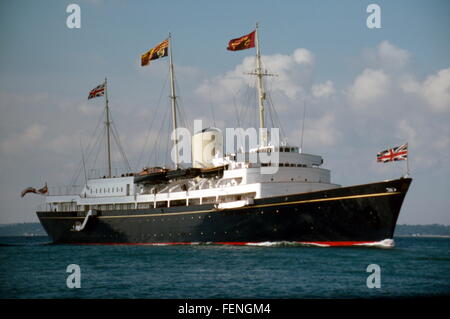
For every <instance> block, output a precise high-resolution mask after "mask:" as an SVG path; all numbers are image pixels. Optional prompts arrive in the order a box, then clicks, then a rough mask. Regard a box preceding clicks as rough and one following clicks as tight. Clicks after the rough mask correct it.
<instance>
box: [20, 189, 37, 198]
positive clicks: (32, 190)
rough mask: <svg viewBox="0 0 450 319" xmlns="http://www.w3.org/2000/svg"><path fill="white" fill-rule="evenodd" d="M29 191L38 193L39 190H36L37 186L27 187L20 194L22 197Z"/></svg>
mask: <svg viewBox="0 0 450 319" xmlns="http://www.w3.org/2000/svg"><path fill="white" fill-rule="evenodd" d="M28 193H37V191H36V188H33V187H27V188H25V189H24V190H23V191H22V193H20V196H21V197H24V196H25V195H26V194H28Z"/></svg>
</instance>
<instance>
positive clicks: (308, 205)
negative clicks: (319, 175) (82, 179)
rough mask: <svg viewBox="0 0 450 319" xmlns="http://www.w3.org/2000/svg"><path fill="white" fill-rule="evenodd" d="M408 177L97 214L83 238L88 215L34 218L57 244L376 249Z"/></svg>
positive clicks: (389, 233)
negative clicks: (79, 226) (223, 202)
mask: <svg viewBox="0 0 450 319" xmlns="http://www.w3.org/2000/svg"><path fill="white" fill-rule="evenodd" d="M410 183H411V179H410V178H401V179H398V180H392V181H385V182H379V183H372V184H366V185H358V186H351V187H341V188H336V189H331V190H324V191H318V192H312V193H304V194H295V195H287V196H277V197H270V198H263V199H256V200H255V201H254V204H253V205H251V206H246V207H240V208H233V209H224V210H218V209H216V208H215V207H214V205H212V204H209V205H196V206H178V207H170V208H156V209H135V210H111V211H97V215H96V216H93V217H90V218H89V219H88V222H87V223H86V226H85V228H84V229H83V230H81V231H73V230H72V229H73V227H74V225H75V223H76V222H83V220H84V218H85V216H86V212H37V215H38V217H39V219H40V221H41V223H42V225H43V226H44V228H45V230H46V231H47V233H48V234H49V236H50V237H51V238H52V239H53V241H54V242H55V243H78V244H82V243H86V244H88V243H93V244H94V243H95V244H161V243H162V244H184V243H186V244H188V243H217V244H225V243H227V244H244V243H261V242H298V243H315V244H324V245H352V244H361V243H373V242H378V241H382V240H385V239H389V238H393V235H394V230H395V225H396V222H397V218H398V216H399V213H400V208H401V206H402V203H403V199H404V197H405V195H406V192H407V191H408V188H409V185H410Z"/></svg>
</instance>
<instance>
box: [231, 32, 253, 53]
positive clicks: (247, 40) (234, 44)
mask: <svg viewBox="0 0 450 319" xmlns="http://www.w3.org/2000/svg"><path fill="white" fill-rule="evenodd" d="M255 33H256V30H255V31H253V32H251V33H249V34H247V35H244V36H242V37H240V38H236V39H232V40H230V42H228V47H227V50H230V51H238V50H245V49H250V48H254V47H255Z"/></svg>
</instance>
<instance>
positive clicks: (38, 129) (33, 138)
mask: <svg viewBox="0 0 450 319" xmlns="http://www.w3.org/2000/svg"><path fill="white" fill-rule="evenodd" d="M46 129H47V128H46V127H45V126H43V125H41V124H33V125H31V126H29V127H27V128H25V129H24V130H23V131H22V132H20V133H16V134H13V135H11V136H9V137H6V138H5V139H4V140H3V142H1V144H0V145H1V150H2V152H5V153H15V152H18V151H21V150H23V149H25V148H26V147H29V146H31V145H33V144H34V143H36V142H38V141H39V140H41V139H42V137H43V135H44V132H45V131H46Z"/></svg>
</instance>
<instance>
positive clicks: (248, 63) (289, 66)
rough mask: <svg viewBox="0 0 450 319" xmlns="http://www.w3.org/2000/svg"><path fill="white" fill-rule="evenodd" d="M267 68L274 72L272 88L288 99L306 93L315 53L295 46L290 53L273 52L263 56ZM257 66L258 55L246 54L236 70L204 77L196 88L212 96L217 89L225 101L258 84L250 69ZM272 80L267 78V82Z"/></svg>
mask: <svg viewBox="0 0 450 319" xmlns="http://www.w3.org/2000/svg"><path fill="white" fill-rule="evenodd" d="M261 59H262V63H263V69H264V71H265V70H266V69H267V70H268V72H269V73H273V74H275V75H276V76H277V77H276V80H275V81H270V85H271V87H270V88H271V91H273V92H281V93H282V94H284V95H286V96H287V97H288V98H289V99H296V98H298V97H299V95H301V94H303V93H304V92H305V91H306V90H307V88H308V87H309V86H310V85H311V82H312V72H313V66H314V60H315V58H314V55H313V53H312V52H310V51H309V50H307V49H303V48H300V49H296V50H295V51H294V52H293V53H292V54H291V55H284V54H274V55H268V56H262V57H261ZM254 70H255V58H254V57H246V58H244V60H243V61H242V63H241V64H239V65H237V66H236V68H235V69H234V70H233V71H230V72H227V73H225V74H224V75H220V76H217V77H216V78H214V79H212V80H209V81H204V82H203V83H202V84H201V85H200V86H199V87H198V88H197V90H196V93H198V94H199V95H201V96H203V97H206V98H209V97H210V96H211V92H214V96H213V98H214V100H215V101H216V102H224V101H227V100H229V99H230V98H232V97H235V96H236V95H237V94H238V93H239V92H240V91H242V90H243V89H244V88H245V87H246V86H247V87H255V79H254V78H253V77H251V76H249V75H248V74H247V73H249V72H253V71H254ZM268 82H269V81H266V83H268Z"/></svg>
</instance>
